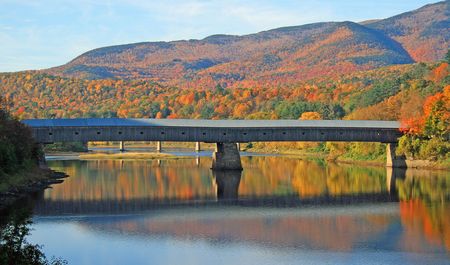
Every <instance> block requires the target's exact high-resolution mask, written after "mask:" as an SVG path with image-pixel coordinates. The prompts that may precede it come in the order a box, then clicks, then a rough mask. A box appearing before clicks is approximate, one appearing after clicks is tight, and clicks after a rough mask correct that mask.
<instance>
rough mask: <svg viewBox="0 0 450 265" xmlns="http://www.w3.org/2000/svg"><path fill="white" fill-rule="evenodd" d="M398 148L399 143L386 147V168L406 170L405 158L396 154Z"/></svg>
mask: <svg viewBox="0 0 450 265" xmlns="http://www.w3.org/2000/svg"><path fill="white" fill-rule="evenodd" d="M397 147H398V144H397V143H389V144H387V145H386V166H387V167H399V168H406V162H405V157H403V156H397V155H396V154H395V151H396V150H397Z"/></svg>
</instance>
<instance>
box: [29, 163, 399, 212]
mask: <svg viewBox="0 0 450 265" xmlns="http://www.w3.org/2000/svg"><path fill="white" fill-rule="evenodd" d="M208 159H210V158H202V162H201V163H197V162H198V161H197V160H196V159H180V160H162V161H159V162H158V161H138V160H136V161H120V160H99V161H76V160H74V161H49V165H50V166H51V167H52V168H54V169H56V170H61V171H64V172H66V173H67V174H68V175H70V176H71V177H70V178H68V179H67V180H66V181H65V182H64V184H63V185H56V186H54V187H53V189H50V190H47V191H46V192H45V195H44V199H43V200H42V201H40V203H39V204H38V206H37V208H36V212H37V213H38V214H52V213H60V214H61V213H66V214H71V213H93V212H96V211H97V212H98V213H108V212H110V213H121V212H122V213H125V212H133V211H142V210H146V209H152V208H160V207H166V206H168V205H170V206H175V205H186V204H196V205H198V204H209V203H215V202H217V200H219V201H222V202H223V201H224V200H225V201H230V200H236V202H237V204H239V205H247V206H251V205H266V206H270V205H273V206H278V207H281V206H285V207H292V206H297V205H299V204H302V205H304V204H319V203H320V204H330V203H340V204H342V203H350V202H351V203H356V202H376V201H396V200H397V198H396V196H397V195H396V194H395V193H390V192H389V191H390V187H391V186H392V185H394V186H395V183H396V182H395V181H394V180H395V179H396V178H403V176H398V174H396V175H395V176H394V177H391V179H390V180H389V181H387V180H386V171H385V169H384V168H377V167H360V166H349V165H336V164H332V163H328V164H327V163H323V162H321V161H304V160H299V159H293V158H286V157H244V158H243V164H244V168H245V170H244V171H242V172H241V171H217V172H215V171H211V170H210V169H209V165H210V161H206V160H208ZM388 182H389V183H388ZM390 183H394V184H392V185H391V184H390ZM394 190H395V188H394Z"/></svg>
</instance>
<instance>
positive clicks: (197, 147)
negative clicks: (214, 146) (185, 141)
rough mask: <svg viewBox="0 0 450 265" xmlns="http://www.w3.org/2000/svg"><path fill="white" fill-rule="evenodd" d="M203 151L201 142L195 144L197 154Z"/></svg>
mask: <svg viewBox="0 0 450 265" xmlns="http://www.w3.org/2000/svg"><path fill="white" fill-rule="evenodd" d="M200 151H202V149H201V147H200V142H195V152H200Z"/></svg>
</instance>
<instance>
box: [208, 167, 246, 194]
mask: <svg viewBox="0 0 450 265" xmlns="http://www.w3.org/2000/svg"><path fill="white" fill-rule="evenodd" d="M241 174H242V170H214V171H213V176H214V178H215V179H216V185H217V199H219V200H223V199H225V200H226V199H237V198H238V190H239V183H240V182H241Z"/></svg>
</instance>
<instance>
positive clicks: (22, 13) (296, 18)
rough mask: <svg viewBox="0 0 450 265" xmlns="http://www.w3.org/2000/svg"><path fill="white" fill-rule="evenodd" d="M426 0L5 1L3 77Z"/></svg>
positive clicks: (405, 7)
mask: <svg viewBox="0 0 450 265" xmlns="http://www.w3.org/2000/svg"><path fill="white" fill-rule="evenodd" d="M434 2H437V1H427V0H376V1H373V0H370V1H366V0H297V1H294V0H248V1H238V0H228V1H225V0H220V1H219V0H211V1H206V0H204V1H202V0H166V1H164V0H161V1H151V0H148V1H144V0H128V1H125V0H109V1H103V0H59V1H51V0H42V1H33V0H0V72H10V71H19V70H26V69H42V68H48V67H52V66H57V65H61V64H64V63H66V62H68V61H70V60H71V59H73V58H74V57H76V56H78V55H80V54H81V53H83V52H86V51H88V50H91V49H94V48H98V47H103V46H110V45H116V44H125V43H132V42H142V41H160V40H165V41H169V40H179V39H199V38H200V39H201V38H204V37H206V36H208V35H212V34H218V33H221V34H238V35H241V34H248V33H254V32H258V31H262V30H267V29H272V28H277V27H282V26H292V25H301V24H306V23H313V22H321V21H343V20H350V21H363V20H367V19H373V18H386V17H390V16H393V15H396V14H399V13H402V12H406V11H410V10H413V9H416V8H419V7H421V6H423V5H425V4H429V3H434Z"/></svg>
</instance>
